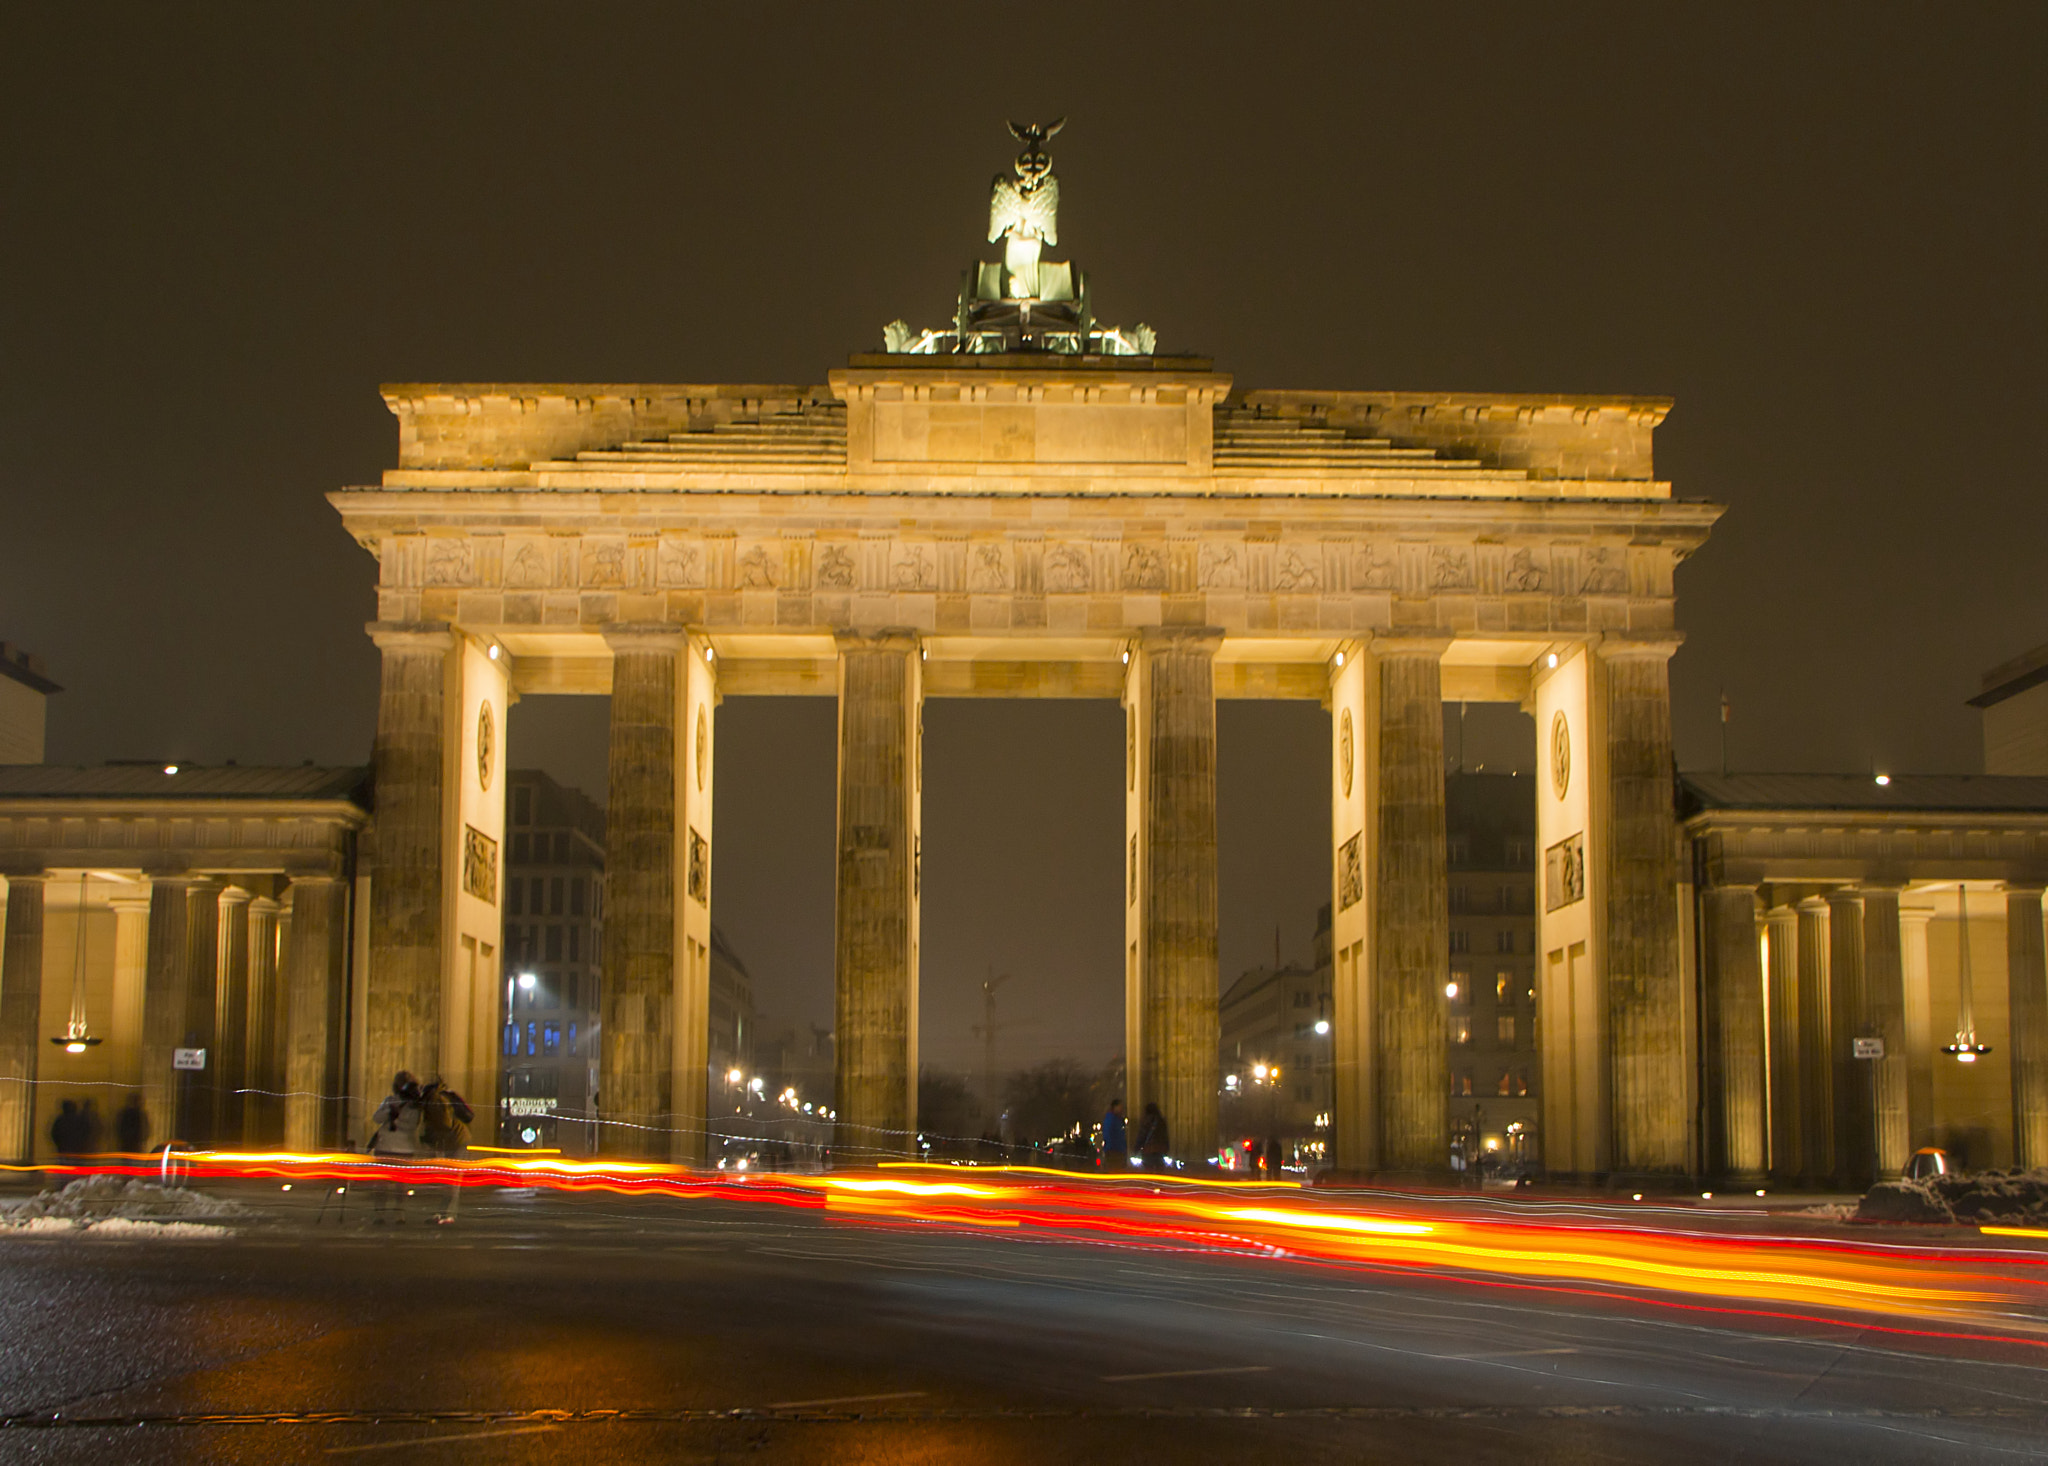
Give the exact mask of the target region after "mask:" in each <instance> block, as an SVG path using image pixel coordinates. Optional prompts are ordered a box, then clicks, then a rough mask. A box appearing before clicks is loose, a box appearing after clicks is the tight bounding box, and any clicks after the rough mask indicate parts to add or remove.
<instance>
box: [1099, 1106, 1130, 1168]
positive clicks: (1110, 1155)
mask: <svg viewBox="0 0 2048 1466" xmlns="http://www.w3.org/2000/svg"><path fill="white" fill-rule="evenodd" d="M1130 1163H1131V1134H1130V1131H1129V1130H1128V1129H1126V1128H1125V1126H1124V1102H1123V1101H1122V1100H1121V1099H1113V1100H1111V1101H1110V1102H1109V1108H1108V1109H1107V1110H1105V1111H1103V1114H1102V1168H1103V1169H1104V1170H1105V1171H1121V1170H1122V1169H1123V1168H1124V1167H1126V1166H1128V1165H1129V1164H1130Z"/></svg>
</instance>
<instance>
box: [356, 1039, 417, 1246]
mask: <svg viewBox="0 0 2048 1466" xmlns="http://www.w3.org/2000/svg"><path fill="white" fill-rule="evenodd" d="M420 1100H421V1095H420V1082H419V1080H417V1079H416V1078H414V1077H413V1075H412V1073H411V1072H410V1071H409V1070H405V1069H401V1070H399V1071H398V1073H397V1074H395V1075H393V1076H392V1079H391V1093H389V1094H387V1095H385V1096H384V1103H382V1104H381V1105H379V1106H377V1112H376V1113H375V1114H374V1115H372V1116H371V1117H370V1125H371V1130H370V1143H369V1145H368V1147H367V1149H368V1150H369V1152H370V1154H371V1155H372V1156H373V1157H375V1158H376V1159H377V1160H378V1161H379V1162H381V1163H382V1164H385V1165H398V1166H406V1165H411V1164H412V1162H413V1161H414V1160H415V1159H416V1158H417V1157H418V1155H419V1152H420V1125H421V1123H422V1121H423V1120H424V1119H425V1115H426V1110H425V1107H424V1106H423V1105H422V1104H421V1103H420ZM405 1193H406V1186H405V1182H404V1180H403V1179H402V1178H399V1179H393V1180H388V1181H385V1182H384V1183H383V1184H382V1185H380V1186H379V1187H378V1188H377V1210H376V1214H375V1215H374V1216H372V1217H371V1218H370V1220H371V1221H372V1222H373V1223H378V1222H382V1221H383V1220H384V1213H385V1212H386V1210H388V1209H389V1208H390V1207H391V1205H392V1203H393V1202H396V1203H397V1210H398V1221H399V1222H400V1223H403V1222H404V1221H405Z"/></svg>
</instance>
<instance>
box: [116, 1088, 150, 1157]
mask: <svg viewBox="0 0 2048 1466" xmlns="http://www.w3.org/2000/svg"><path fill="white" fill-rule="evenodd" d="M114 1144H115V1145H116V1146H118V1147H119V1148H120V1149H121V1150H122V1151H123V1152H124V1153H126V1154H128V1155H140V1154H142V1147H144V1146H145V1145H147V1144H149V1111H147V1110H145V1109H143V1108H142V1095H141V1093H140V1092H131V1093H130V1094H129V1096H128V1103H127V1104H125V1105H123V1106H121V1108H120V1110H119V1112H117V1113H116V1114H115V1116H114Z"/></svg>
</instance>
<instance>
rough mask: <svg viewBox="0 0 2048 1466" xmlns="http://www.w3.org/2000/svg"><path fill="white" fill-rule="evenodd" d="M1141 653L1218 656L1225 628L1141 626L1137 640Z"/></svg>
mask: <svg viewBox="0 0 2048 1466" xmlns="http://www.w3.org/2000/svg"><path fill="white" fill-rule="evenodd" d="M1135 640H1136V641H1137V643H1138V649H1139V650H1140V651H1147V652H1150V651H1165V650H1168V649H1173V650H1177V651H1199V652H1206V653H1208V654H1209V655H1210V656H1214V655H1215V654H1216V648H1218V647H1219V646H1221V645H1223V628H1222V627H1220V626H1141V627H1140V628H1138V634H1137V636H1136V638H1135Z"/></svg>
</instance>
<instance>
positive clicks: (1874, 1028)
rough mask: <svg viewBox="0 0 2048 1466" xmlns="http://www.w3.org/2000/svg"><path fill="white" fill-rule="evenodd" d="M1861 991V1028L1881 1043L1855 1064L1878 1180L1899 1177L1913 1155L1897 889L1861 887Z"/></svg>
mask: <svg viewBox="0 0 2048 1466" xmlns="http://www.w3.org/2000/svg"><path fill="white" fill-rule="evenodd" d="M1863 987H1864V1001H1865V1003H1866V1012H1867V1015H1868V1016H1867V1019H1866V1025H1865V1026H1866V1028H1867V1030H1868V1032H1869V1034H1870V1035H1871V1036H1872V1037H1874V1038H1877V1039H1880V1040H1882V1041H1883V1043H1884V1057H1883V1058H1882V1059H1862V1060H1859V1061H1858V1062H1857V1067H1858V1069H1859V1070H1862V1071H1866V1072H1865V1073H1864V1074H1863V1082H1864V1086H1865V1087H1866V1088H1867V1089H1868V1090H1869V1091H1870V1094H1871V1116H1872V1120H1871V1123H1872V1125H1873V1126H1874V1127H1875V1140H1874V1145H1875V1149H1874V1152H1873V1153H1874V1155H1875V1158H1876V1166H1877V1175H1878V1176H1879V1177H1898V1176H1901V1175H1904V1174H1905V1170H1906V1162H1907V1161H1908V1160H1910V1159H1911V1158H1912V1155H1913V1138H1912V1137H1913V1116H1912V1109H1911V1089H1910V1085H1909V1082H1908V1070H1909V1068H1910V1060H1909V1058H1908V1053H1907V1047H1906V973H1905V964H1904V960H1903V957H1902V953H1901V948H1900V943H1899V890H1898V887H1896V886H1865V887H1864V888H1863Z"/></svg>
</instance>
